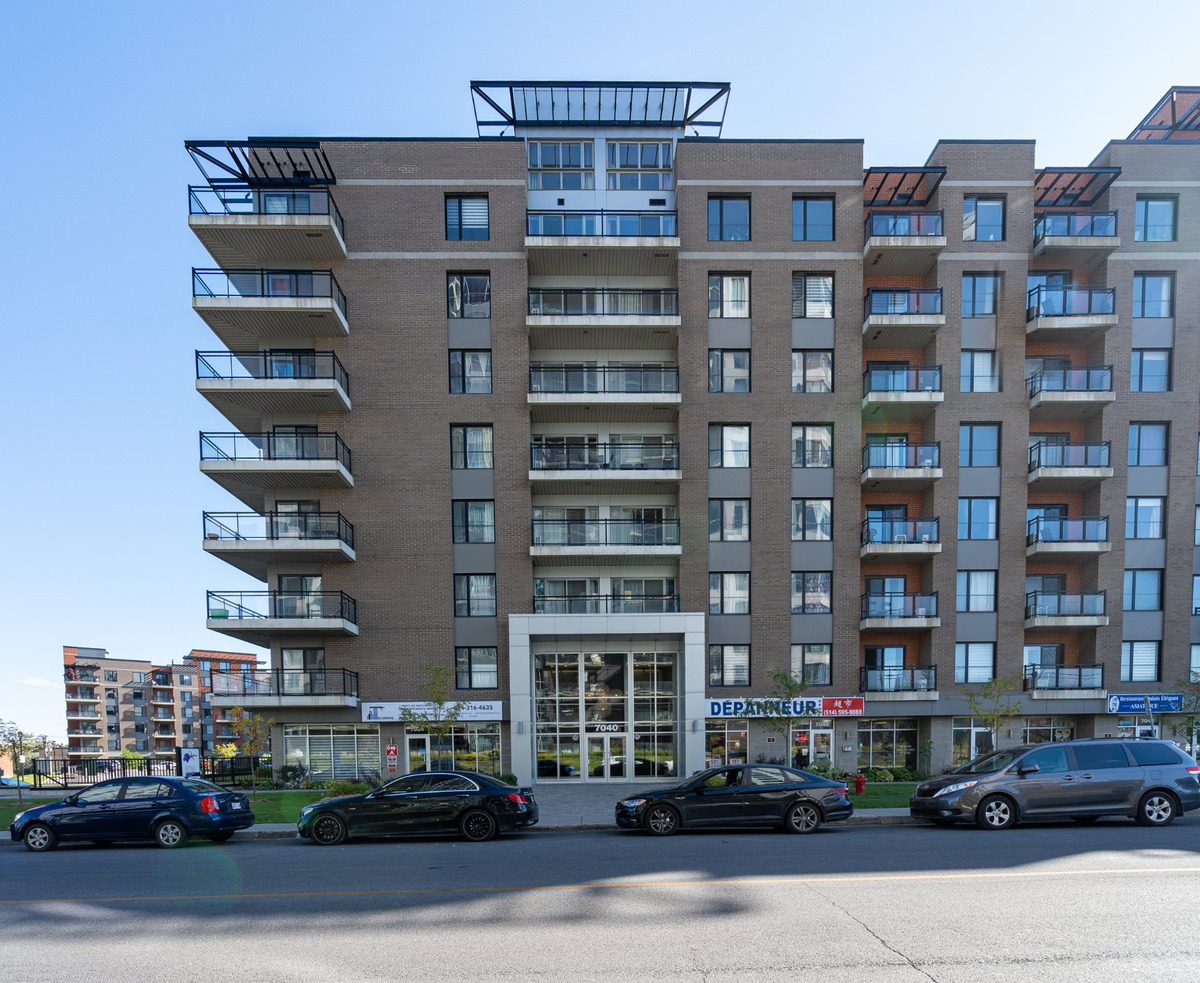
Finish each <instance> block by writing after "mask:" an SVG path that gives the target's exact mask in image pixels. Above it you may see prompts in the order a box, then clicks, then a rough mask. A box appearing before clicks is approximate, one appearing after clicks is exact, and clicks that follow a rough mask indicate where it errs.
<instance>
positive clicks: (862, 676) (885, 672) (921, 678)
mask: <svg viewBox="0 0 1200 983" xmlns="http://www.w3.org/2000/svg"><path fill="white" fill-rule="evenodd" d="M935 689H937V666H887V667H884V668H879V669H873V668H871V667H869V666H868V667H866V668H863V669H860V670H859V675H858V690H859V692H860V693H913V692H917V691H921V690H935Z"/></svg>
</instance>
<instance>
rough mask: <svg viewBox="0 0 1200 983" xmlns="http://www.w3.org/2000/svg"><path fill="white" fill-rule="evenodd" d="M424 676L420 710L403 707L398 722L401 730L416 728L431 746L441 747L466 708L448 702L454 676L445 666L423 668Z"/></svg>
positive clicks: (453, 702)
mask: <svg viewBox="0 0 1200 983" xmlns="http://www.w3.org/2000/svg"><path fill="white" fill-rule="evenodd" d="M425 674H426V676H427V677H428V678H427V679H426V681H425V685H424V686H423V687H422V695H424V697H425V705H424V707H423V708H422V709H420V710H412V709H409V708H408V707H405V708H404V709H402V710H401V711H400V720H401V722H402V723H403V724H404V725H405V727H416V728H419V729H420V730H422V731H424V732H425V733H426V734H428V735H429V739H430V740H431V741H433V742H434V743H435V744H442V743H444V740H445V738H447V737H448V736H449V735H450V732H451V731H452V730H453V729H454V725H455V724H456V723H458V721H459V720H460V719H461V718H462V714H463V710H464V709H465V708H466V704H464V703H462V702H460V701H458V700H453V699H451V697H452V696H453V694H454V675H453V673H452V672H451V671H450V670H449V669H447V668H446V667H445V666H426V667H425ZM426 764H427V766H428V765H429V763H428V762H427V763H426Z"/></svg>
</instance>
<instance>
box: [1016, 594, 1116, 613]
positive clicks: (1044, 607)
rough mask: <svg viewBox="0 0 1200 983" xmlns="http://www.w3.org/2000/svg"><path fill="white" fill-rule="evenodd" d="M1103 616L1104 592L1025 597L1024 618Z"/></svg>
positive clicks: (1027, 595) (1029, 595)
mask: <svg viewBox="0 0 1200 983" xmlns="http://www.w3.org/2000/svg"><path fill="white" fill-rule="evenodd" d="M1103 616H1104V591H1091V592H1083V593H1069V594H1068V593H1063V594H1056V593H1046V592H1045V591H1031V592H1030V593H1028V594H1026V595H1025V617H1026V618H1098V617H1103Z"/></svg>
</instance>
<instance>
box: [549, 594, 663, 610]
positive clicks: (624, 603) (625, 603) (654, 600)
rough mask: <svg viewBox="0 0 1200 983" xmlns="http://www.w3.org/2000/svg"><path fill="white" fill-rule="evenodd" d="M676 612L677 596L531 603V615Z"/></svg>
mask: <svg viewBox="0 0 1200 983" xmlns="http://www.w3.org/2000/svg"><path fill="white" fill-rule="evenodd" d="M678 610H679V595H677V594H637V595H623V594H577V595H575V596H573V597H535V598H534V599H533V613H534V614H672V613H674V612H676V611H678Z"/></svg>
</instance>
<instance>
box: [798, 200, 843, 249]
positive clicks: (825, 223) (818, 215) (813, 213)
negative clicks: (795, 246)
mask: <svg viewBox="0 0 1200 983" xmlns="http://www.w3.org/2000/svg"><path fill="white" fill-rule="evenodd" d="M792 241H793V242H832V241H833V199H832V198H828V197H826V198H801V197H795V198H793V199H792Z"/></svg>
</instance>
